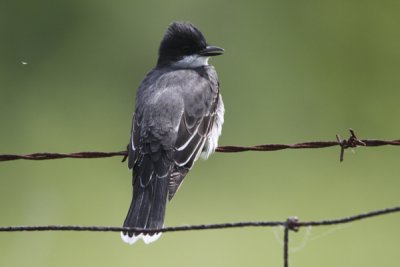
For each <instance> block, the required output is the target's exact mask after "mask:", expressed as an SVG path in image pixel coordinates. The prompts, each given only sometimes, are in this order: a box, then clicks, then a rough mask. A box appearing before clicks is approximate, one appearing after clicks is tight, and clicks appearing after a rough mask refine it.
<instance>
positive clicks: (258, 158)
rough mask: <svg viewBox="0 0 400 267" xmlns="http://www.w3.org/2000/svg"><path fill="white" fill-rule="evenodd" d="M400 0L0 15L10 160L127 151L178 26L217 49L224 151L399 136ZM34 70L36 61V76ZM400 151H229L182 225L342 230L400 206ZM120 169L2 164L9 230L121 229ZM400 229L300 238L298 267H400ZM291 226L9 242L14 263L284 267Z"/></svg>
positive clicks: (314, 232)
mask: <svg viewBox="0 0 400 267" xmlns="http://www.w3.org/2000/svg"><path fill="white" fill-rule="evenodd" d="M399 11H400V2H398V1H280V0H269V1H241V2H240V1H236V2H234V1H215V0H214V1H211V0H202V1H94V0H92V1H90V0H87V1H78V0H69V1H66V0H63V1H61V0H56V1H55V0H38V1H28V0H20V1H10V0H2V1H1V2H0V36H1V37H0V38H1V42H0V122H1V132H0V133H1V134H0V137H1V138H0V153H21V154H24V153H33V152H45V151H46V152H77V151H119V150H123V149H124V148H125V146H126V144H127V143H128V140H129V131H130V123H131V116H132V112H133V110H134V106H133V105H134V97H135V92H136V88H137V86H138V84H139V83H140V81H141V79H142V78H143V77H144V75H145V74H146V72H147V71H149V70H150V69H151V68H152V67H153V66H154V64H155V61H156V57H157V49H158V45H159V42H160V40H161V38H162V35H163V32H164V31H165V29H166V27H167V25H168V24H169V23H170V22H172V21H174V20H188V21H191V22H193V23H194V24H196V25H197V26H198V27H199V28H200V29H201V30H202V31H203V32H204V34H205V36H206V37H207V39H208V41H209V42H210V43H211V44H214V45H218V46H221V47H223V48H225V51H226V53H225V55H224V56H221V57H218V58H214V59H212V64H214V65H215V66H216V68H217V70H218V73H219V77H220V82H221V90H222V94H223V97H224V101H225V105H226V110H227V112H226V117H225V125H224V129H223V136H222V138H221V139H220V144H221V145H255V144H262V143H294V142H300V141H309V140H334V139H335V134H336V133H339V134H341V135H342V136H346V137H347V136H348V133H347V129H348V128H349V127H352V128H354V129H355V130H356V133H358V135H359V137H360V138H377V139H395V138H399V136H400V134H399V133H400V125H399V116H398V115H399V113H398V109H399V100H400V91H399V87H400V75H399V72H400V49H399V48H400V33H399V26H400V16H399ZM23 62H26V63H27V64H24V63H23ZM399 153H400V151H399V149H398V148H394V147H382V148H369V149H365V148H357V149H356V153H355V154H353V153H351V152H349V151H347V152H346V154H345V161H344V162H343V163H339V161H338V157H339V149H338V148H330V149H319V150H296V151H279V152H265V153H256V152H248V153H238V154H221V153H217V154H215V155H214V156H212V157H211V158H210V159H209V160H208V161H207V162H201V161H199V162H198V163H197V165H196V166H195V167H194V169H193V170H192V171H191V173H190V174H189V175H188V177H187V179H186V181H185V183H184V185H183V187H182V188H181V190H180V191H179V192H178V194H177V195H176V196H175V198H174V200H173V201H172V203H170V205H169V206H168V209H167V218H166V225H167V226H177V225H186V224H201V223H221V222H235V221H255V220H283V219H285V218H287V217H288V216H293V215H298V216H299V217H300V219H303V220H312V219H327V218H336V217H343V216H348V215H352V214H356V213H360V212H365V211H369V210H374V209H379V208H384V207H391V206H395V205H399V203H400V197H399V188H400V179H399V176H398V173H399V168H400V165H399ZM120 160H121V158H109V159H91V160H74V159H65V160H54V161H41V162H29V161H13V162H4V163H1V164H0V214H1V215H0V225H1V226H8V225H48V224H61V225H111V226H120V225H121V224H122V222H123V220H124V218H125V215H126V212H127V209H128V206H129V202H130V199H131V175H130V172H129V171H128V170H127V167H126V164H122V163H121V162H120ZM399 219H400V218H399V216H398V215H389V216H386V217H380V218H374V219H370V220H365V221H361V222H357V223H354V224H350V225H345V226H340V227H326V228H313V229H303V230H301V231H300V232H299V233H297V234H292V235H291V248H292V249H293V250H292V252H291V254H290V260H291V263H292V264H291V266H297V267H299V266H378V265H379V266H399V264H400V259H399V257H398V255H399V252H400V230H399V227H398V226H399V222H400V220H399ZM281 239H282V229H269V228H263V229H261V228H258V229H231V230H210V231H202V232H185V233H168V234H164V235H163V236H162V238H161V239H160V240H159V241H157V242H155V243H154V244H152V245H148V246H146V245H144V244H143V243H139V244H135V245H134V246H129V245H126V244H124V243H123V242H122V241H121V240H120V237H119V234H118V233H86V232H42V233H38V232H36V233H2V234H0V266H156V265H157V266H244V265H247V266H282V242H281Z"/></svg>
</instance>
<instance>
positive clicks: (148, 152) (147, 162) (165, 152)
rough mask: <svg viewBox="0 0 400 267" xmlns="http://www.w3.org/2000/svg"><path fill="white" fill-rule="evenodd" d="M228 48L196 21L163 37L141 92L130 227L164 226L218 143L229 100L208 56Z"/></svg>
mask: <svg viewBox="0 0 400 267" xmlns="http://www.w3.org/2000/svg"><path fill="white" fill-rule="evenodd" d="M223 52H224V50H223V49H222V48H219V47H216V46H211V45H208V44H207V42H206V39H205V38H204V36H203V34H202V33H201V32H200V31H199V30H198V29H197V28H196V27H195V26H194V25H192V24H190V23H183V22H174V23H172V24H171V25H169V27H168V29H167V31H166V32H165V35H164V38H163V40H162V41H161V44H160V48H159V56H158V61H157V65H156V67H155V68H154V69H152V70H151V71H150V72H149V73H148V74H147V75H146V77H145V78H144V80H143V81H142V83H141V85H140V86H139V90H138V92H137V95H136V110H135V114H134V117H133V121H132V130H131V139H130V144H129V148H128V150H129V154H128V166H129V168H130V169H132V170H133V178H132V179H133V181H132V183H133V199H132V203H131V205H130V208H129V211H128V215H127V216H126V219H125V222H124V227H137V228H143V229H156V228H162V227H163V224H164V216H165V206H166V202H167V199H168V200H171V199H172V198H173V196H174V195H175V193H176V191H177V190H178V188H179V186H180V185H181V183H182V181H183V179H184V178H185V176H186V174H187V173H188V171H189V170H190V169H191V168H192V166H193V163H194V162H195V161H196V160H197V159H198V158H199V156H200V155H202V156H203V157H204V158H207V157H208V156H209V155H210V154H211V153H212V152H214V151H215V149H216V148H217V143H218V138H219V136H220V135H221V129H222V124H223V122H224V104H223V102H222V98H221V95H220V93H219V83H218V77H217V73H216V71H215V69H214V67H213V66H211V65H208V59H209V57H212V56H217V55H221V54H222V53H223ZM160 235H161V233H153V234H142V233H133V232H122V233H121V237H122V240H123V241H125V242H126V243H129V244H133V243H135V242H136V241H137V240H139V239H143V241H144V243H146V244H148V243H151V242H153V241H155V240H157V239H158V238H159V237H160Z"/></svg>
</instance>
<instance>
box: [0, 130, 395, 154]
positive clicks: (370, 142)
mask: <svg viewBox="0 0 400 267" xmlns="http://www.w3.org/2000/svg"><path fill="white" fill-rule="evenodd" d="M336 139H337V140H336V141H312V142H303V143H297V144H265V145H256V146H220V147H218V148H217V149H216V151H217V152H222V153H235V152H245V151H277V150H283V149H312V148H327V147H333V146H340V148H341V150H340V161H343V154H344V150H345V149H347V148H349V147H352V148H354V147H357V146H365V147H376V146H386V145H392V146H400V139H397V140H392V141H385V140H377V139H357V137H356V135H355V133H354V131H353V130H352V129H350V137H349V138H348V139H347V140H342V139H341V138H340V136H339V135H336ZM127 154H128V153H127V151H119V152H78V153H34V154H29V155H16V154H0V161H10V160H18V159H24V160H48V159H63V158H79V159H82V158H85V159H88V158H107V157H115V156H123V157H124V158H126V156H127Z"/></svg>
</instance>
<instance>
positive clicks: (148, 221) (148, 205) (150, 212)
mask: <svg viewBox="0 0 400 267" xmlns="http://www.w3.org/2000/svg"><path fill="white" fill-rule="evenodd" d="M150 175H151V176H152V177H150V178H149V180H147V181H148V183H147V184H143V183H142V180H141V179H140V178H139V177H135V178H134V184H133V198H132V203H131V206H130V208H129V211H128V215H127V216H126V219H125V222H124V227H136V228H143V229H155V228H162V227H163V225H164V216H165V207H166V202H167V195H168V175H166V177H161V178H160V177H158V176H157V175H156V174H155V172H151V173H150ZM160 236H161V233H151V234H148V233H146V234H144V233H133V232H121V238H122V240H123V241H124V242H126V243H128V244H131V245H132V244H134V243H135V242H136V241H137V240H139V239H142V240H143V242H144V243H146V244H149V243H151V242H153V241H156V240H157V239H158V238H159V237H160Z"/></svg>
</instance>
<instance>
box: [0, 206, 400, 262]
mask: <svg viewBox="0 0 400 267" xmlns="http://www.w3.org/2000/svg"><path fill="white" fill-rule="evenodd" d="M396 212H400V206H398V207H393V208H386V209H381V210H375V211H370V212H367V213H361V214H357V215H353V216H349V217H344V218H339V219H331V220H321V221H304V222H301V221H299V219H298V218H297V217H289V218H288V219H287V220H286V221H260V222H236V223H220V224H199V225H184V226H172V227H164V228H160V229H142V228H131V227H115V226H81V225H46V226H3V227H0V232H26V231H28V232H32V231H80V232H83V231H86V232H121V231H125V232H132V233H136V234H138V233H148V234H151V233H160V232H162V233H167V232H182V231H198V230H211V229H228V228H244V227H277V226H283V227H284V237H283V243H284V245H283V250H284V251H283V262H284V267H289V232H290V231H295V232H297V231H299V230H300V228H302V227H306V226H313V227H318V226H329V225H338V224H345V223H350V222H355V221H360V220H364V219H368V218H372V217H377V216H383V215H387V214H391V213H396Z"/></svg>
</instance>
